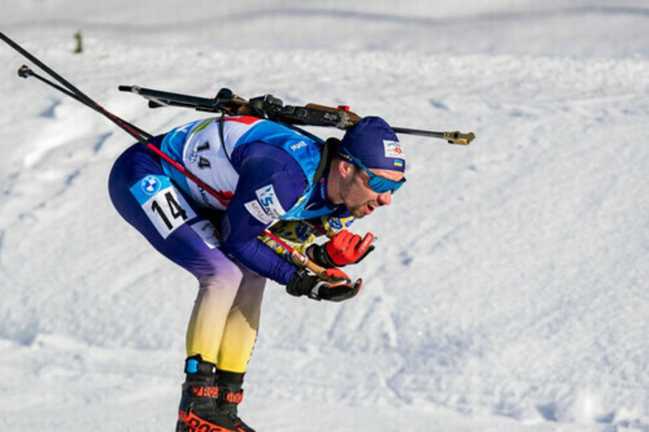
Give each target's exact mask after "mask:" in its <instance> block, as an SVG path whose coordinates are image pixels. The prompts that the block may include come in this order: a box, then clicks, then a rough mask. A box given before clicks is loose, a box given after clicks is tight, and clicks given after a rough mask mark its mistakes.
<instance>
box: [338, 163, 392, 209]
mask: <svg viewBox="0 0 649 432" xmlns="http://www.w3.org/2000/svg"><path fill="white" fill-rule="evenodd" d="M350 165H351V164H350ZM351 166H352V169H353V173H352V174H351V175H350V176H348V177H347V178H343V179H342V184H341V192H342V199H343V203H344V204H345V206H346V207H347V208H348V209H349V211H350V212H351V213H352V215H353V216H354V217H356V218H363V217H365V216H367V215H369V214H371V213H372V212H373V211H374V209H376V208H377V207H381V206H386V205H390V203H392V193H391V192H384V193H381V194H379V193H376V192H374V191H373V190H372V189H370V187H369V186H368V185H367V182H368V180H369V177H368V175H367V173H365V172H364V171H363V170H361V169H359V168H357V167H355V166H353V165H351ZM370 171H372V173H374V174H376V175H380V176H383V177H386V178H389V179H390V180H395V181H400V180H401V179H402V178H403V177H404V174H403V173H402V172H399V171H391V170H385V169H370Z"/></svg>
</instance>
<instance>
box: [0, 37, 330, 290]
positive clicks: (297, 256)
mask: <svg viewBox="0 0 649 432" xmlns="http://www.w3.org/2000/svg"><path fill="white" fill-rule="evenodd" d="M0 39H2V40H4V41H5V42H6V43H7V44H8V45H10V46H11V47H12V48H14V49H15V50H16V51H18V52H19V53H20V54H22V55H23V56H24V57H26V58H27V59H28V60H30V61H31V62H32V63H34V64H36V65H37V66H38V67H39V68H41V69H42V70H43V71H45V72H46V73H48V74H49V75H50V76H52V78H54V79H55V80H56V81H58V82H59V83H61V84H62V85H63V86H65V87H66V88H63V87H61V86H59V85H58V84H56V83H54V82H52V81H50V80H48V79H47V78H45V77H42V76H40V75H38V74H37V73H36V72H34V71H33V70H31V69H30V68H29V67H28V66H27V65H23V66H21V67H20V68H19V69H18V76H20V77H21V78H25V79H26V78H29V77H32V76H33V77H35V78H37V79H39V80H40V81H42V82H44V83H45V84H48V85H50V86H52V87H53V88H55V89H57V90H59V91H60V92H62V93H63V94H65V95H67V96H69V97H71V98H72V99H74V100H76V101H78V102H80V103H82V104H84V105H86V106H87V107H89V108H91V109H93V110H95V111H97V112H99V113H100V114H102V115H104V116H105V117H107V118H108V119H109V120H111V121H112V122H113V123H115V124H116V125H117V126H119V127H120V128H121V129H123V130H124V131H125V132H127V133H128V134H129V135H131V136H132V137H133V138H135V139H136V140H138V142H140V143H141V144H143V145H146V147H147V148H148V149H149V150H151V151H152V152H154V153H155V154H156V155H158V156H160V157H161V158H162V159H164V160H165V161H167V162H168V163H169V164H171V165H172V166H173V167H174V168H175V169H177V170H178V171H179V172H180V173H181V174H183V175H184V176H186V177H187V178H189V179H190V180H192V181H193V182H194V183H196V185H198V186H199V187H201V188H203V189H204V190H205V191H206V192H208V193H209V194H210V195H212V196H213V197H214V198H216V199H217V200H218V201H219V202H221V203H224V202H225V204H227V203H228V202H229V200H230V199H231V198H232V196H231V195H232V193H231V192H230V193H224V192H222V191H217V190H216V189H214V188H212V187H211V186H210V185H208V184H207V183H205V182H204V181H202V180H201V179H200V178H198V177H197V176H196V175H195V174H193V173H192V172H191V171H189V170H188V169H186V168H185V167H184V166H183V165H182V164H180V163H179V162H178V161H176V160H174V159H173V158H171V157H170V156H169V155H167V154H166V153H165V152H163V151H162V150H160V149H159V148H158V147H156V146H155V145H153V144H152V143H150V142H149V141H150V140H151V139H152V138H154V136H153V135H151V134H150V133H148V132H146V131H144V130H142V129H140V128H138V127H137V126H135V125H133V124H131V123H129V122H127V121H126V120H123V119H122V118H120V117H118V116H116V115H115V114H113V113H111V112H110V111H108V110H106V109H105V108H103V107H102V106H101V105H99V104H98V103H97V102H95V101H94V100H93V99H91V98H90V97H89V96H87V95H86V94H85V93H83V92H82V91H81V90H79V89H78V88H77V87H75V86H74V85H72V84H71V83H70V82H69V81H67V80H66V79H65V78H63V77H62V76H60V75H59V74H57V73H56V72H55V71H54V70H52V69H51V68H49V67H48V66H47V65H46V64H45V63H43V62H41V61H40V60H39V59H37V58H36V57H34V56H33V55H32V54H31V53H29V52H28V51H27V50H25V49H24V48H22V47H21V46H20V45H18V44H17V43H16V42H14V41H13V40H11V39H10V38H9V37H7V36H6V35H5V34H4V33H2V32H0ZM263 235H266V236H268V237H269V238H271V239H272V240H273V241H275V242H276V243H277V244H279V245H280V246H282V247H283V248H284V249H285V250H286V251H287V252H288V253H289V254H290V255H291V258H292V259H293V261H294V262H295V264H296V265H299V266H302V267H306V268H308V269H309V270H311V271H312V272H314V273H315V274H317V275H318V276H320V277H322V278H323V279H328V278H327V277H326V276H325V272H326V269H324V268H322V267H320V266H318V265H317V264H316V263H314V262H313V261H311V260H310V259H309V258H308V257H307V256H305V255H303V254H301V253H299V252H298V251H297V250H295V249H294V248H292V247H291V246H290V245H288V244H287V243H286V242H284V241H282V240H281V239H280V238H279V237H278V236H276V235H274V234H273V233H272V232H270V231H269V230H265V231H264V232H263Z"/></svg>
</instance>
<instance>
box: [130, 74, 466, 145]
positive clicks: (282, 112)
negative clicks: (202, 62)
mask: <svg viewBox="0 0 649 432" xmlns="http://www.w3.org/2000/svg"><path fill="white" fill-rule="evenodd" d="M118 88H119V90H120V91H123V92H128V93H134V94H137V95H140V96H142V97H143V98H145V99H147V100H148V101H149V108H160V107H164V106H175V107H182V108H193V109H195V110H197V111H204V112H213V113H221V114H223V115H251V116H254V117H259V118H264V119H268V120H273V121H276V122H280V123H286V124H289V125H295V126H324V127H335V128H338V129H348V128H350V127H352V126H353V125H355V124H356V123H358V122H359V121H360V120H361V118H362V117H361V116H359V115H358V114H356V113H354V112H353V111H351V110H350V108H349V106H347V105H339V106H337V107H330V106H325V105H319V104H314V103H309V104H306V105H304V106H295V105H284V102H282V100H281V99H279V98H276V97H275V96H273V95H271V94H266V95H263V96H258V97H254V98H252V99H250V100H246V99H244V98H242V97H240V96H237V95H236V94H234V93H233V92H232V90H230V89H228V88H222V89H221V90H219V92H218V93H217V94H216V96H215V97H214V98H211V99H210V98H204V97H198V96H190V95H185V94H180V93H172V92H167V91H162V90H155V89H150V88H144V87H138V86H127V85H121V86H119V87H118ZM392 129H393V130H394V131H395V133H398V134H407V135H419V136H427V137H433V138H441V139H444V140H446V141H447V142H448V143H449V144H459V145H468V144H470V143H471V141H473V139H474V138H475V134H474V133H473V132H469V133H462V132H460V131H451V132H437V131H428V130H421V129H409V128H402V127H392Z"/></svg>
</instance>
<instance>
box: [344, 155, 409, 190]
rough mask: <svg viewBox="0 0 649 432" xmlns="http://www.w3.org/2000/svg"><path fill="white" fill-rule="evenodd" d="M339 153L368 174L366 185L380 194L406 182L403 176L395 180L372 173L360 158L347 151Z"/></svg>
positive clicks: (396, 188) (395, 188)
mask: <svg viewBox="0 0 649 432" xmlns="http://www.w3.org/2000/svg"><path fill="white" fill-rule="evenodd" d="M339 154H340V156H342V157H343V158H344V159H346V160H347V161H348V162H351V163H352V164H354V165H355V166H357V167H358V168H360V169H361V170H363V171H364V172H365V173H366V174H367V175H368V177H369V180H368V181H367V185H368V186H369V187H370V189H372V191H374V192H376V193H378V194H382V193H386V192H390V193H395V192H396V191H398V190H399V188H400V187H401V186H403V184H404V183H405V182H406V178H405V177H404V178H402V179H401V180H399V181H396V180H391V179H389V178H387V177H383V176H380V175H378V174H374V173H373V172H372V171H370V169H369V168H368V167H367V166H365V164H364V163H363V162H361V160H360V159H358V158H356V157H354V156H352V155H351V154H350V153H349V152H347V151H344V150H341V151H340V153H339Z"/></svg>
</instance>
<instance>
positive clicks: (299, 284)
mask: <svg viewBox="0 0 649 432" xmlns="http://www.w3.org/2000/svg"><path fill="white" fill-rule="evenodd" d="M324 276H326V277H327V278H328V279H329V280H324V279H322V278H320V277H318V276H315V275H312V274H309V273H308V272H307V271H306V270H304V269H300V270H298V271H297V272H295V275H294V276H293V278H292V279H291V281H290V282H289V283H288V285H286V292H287V293H289V294H291V295H293V296H296V297H299V296H303V295H306V296H308V297H309V298H310V299H313V300H328V301H334V302H341V301H344V300H347V299H350V298H352V297H354V296H355V295H356V294H358V292H359V291H360V290H361V288H362V286H363V280H362V279H358V280H357V281H356V282H352V280H351V278H350V277H349V276H348V275H347V274H346V273H345V272H344V271H342V270H340V269H338V268H331V269H327V271H326V272H325V274H324Z"/></svg>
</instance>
